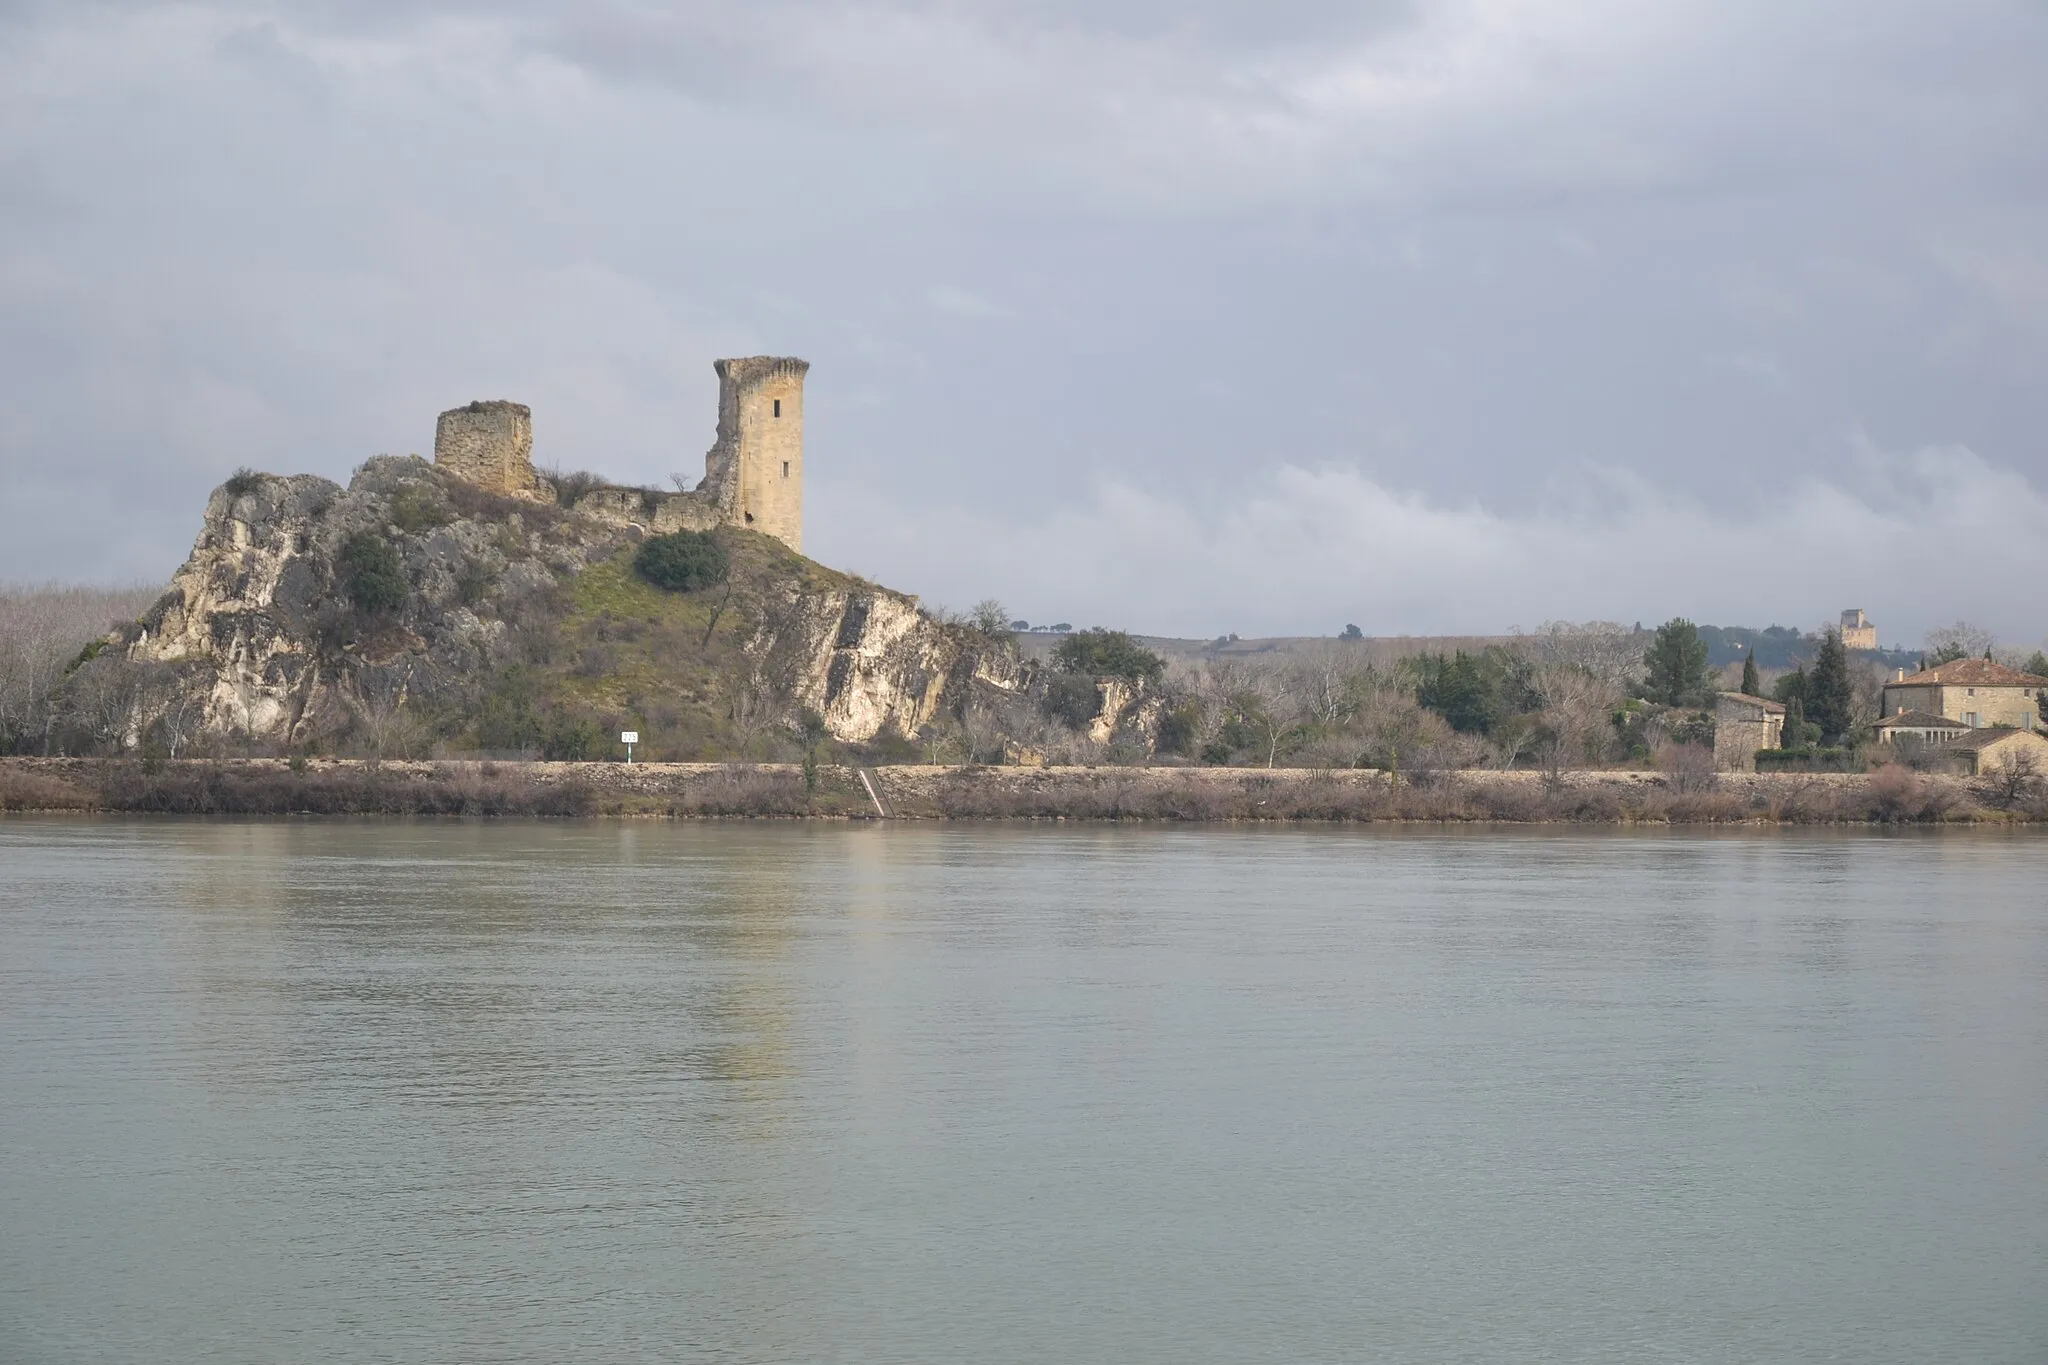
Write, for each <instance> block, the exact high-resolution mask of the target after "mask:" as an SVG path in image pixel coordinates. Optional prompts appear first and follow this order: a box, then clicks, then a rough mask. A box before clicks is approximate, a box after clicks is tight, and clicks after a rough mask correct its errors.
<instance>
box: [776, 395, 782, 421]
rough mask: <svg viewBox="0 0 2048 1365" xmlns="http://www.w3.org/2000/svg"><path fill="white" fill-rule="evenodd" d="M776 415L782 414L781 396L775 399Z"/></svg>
mask: <svg viewBox="0 0 2048 1365" xmlns="http://www.w3.org/2000/svg"><path fill="white" fill-rule="evenodd" d="M775 415H776V416H777V417H780V416H782V400H781V399H780V398H778V399H776V400H775Z"/></svg>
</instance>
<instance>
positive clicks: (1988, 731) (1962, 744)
mask: <svg viewBox="0 0 2048 1365" xmlns="http://www.w3.org/2000/svg"><path fill="white" fill-rule="evenodd" d="M2014 735H2033V737H2034V738H2035V739H2039V740H2041V742H2042V743H2043V744H2048V739H2041V736H2040V734H2039V733H2038V732H2037V731H2034V730H2022V729H2020V728H2019V727H2018V726H2017V725H1992V726H1988V727H1986V728H1985V729H1982V730H1972V731H1970V733H1969V734H1968V736H1966V737H1965V738H1963V739H1957V740H1950V741H1949V742H1948V743H1946V744H1945V745H1944V746H1943V747H1944V748H1949V749H1961V750H1964V751H1965V752H1975V751H1976V750H1979V749H1988V748H1990V747H1991V746H1992V745H1994V744H1996V743H1998V742H1999V741H2000V740H2002V739H2011V738H2012V737H2013V736H2014Z"/></svg>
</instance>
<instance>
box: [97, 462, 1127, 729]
mask: <svg viewBox="0 0 2048 1365" xmlns="http://www.w3.org/2000/svg"><path fill="white" fill-rule="evenodd" d="M541 491H542V492H546V491H551V490H548V489H546V488H545V487H543V489H542V490H541ZM567 491H569V492H573V493H574V496H572V497H565V498H563V499H560V500H555V501H547V500H542V498H541V497H538V496H536V494H535V492H534V491H531V490H517V491H508V490H497V489H492V488H487V487H483V486H479V485H478V484H476V483H474V482H471V481H469V480H467V479H464V478H460V477H456V476H455V475H454V474H453V473H451V471H449V470H448V469H445V468H439V467H437V466H436V465H434V464H430V463H428V462H426V461H423V460H420V459H418V458H416V457H405V458H396V457H379V458H376V459H373V460H370V461H368V462H367V463H365V464H364V465H363V466H362V467H361V468H360V469H359V470H358V471H357V472H356V474H355V476H354V478H353V479H352V480H351V481H350V483H349V485H348V486H347V487H346V488H343V487H341V486H340V485H338V484H336V483H334V482H332V481H330V480H327V479H323V478H318V477H314V476H311V475H299V476H294V477H275V476H269V475H249V474H244V475H238V476H237V477H236V478H235V479H233V480H230V481H229V482H228V483H227V484H226V485H223V486H222V487H221V488H219V489H216V490H215V491H214V493H213V495H212V497H211V498H210V499H209V500H208V502H207V506H206V514H205V519H204V522H203V524H202V527H201V529H200V533H199V536H198V538H197V540H196V541H195V542H194V545H193V548H192V553H191V556H190V557H189V558H188V559H187V560H186V562H185V564H184V565H183V566H182V567H181V568H180V569H179V570H178V572H177V574H176V576H175V577H174V578H173V580H172V582H171V586H170V589H169V590H168V591H167V592H165V593H164V594H163V596H162V597H161V598H160V599H159V600H158V601H157V602H156V604H155V605H154V606H153V607H152V608H151V609H150V610H149V611H148V612H147V613H146V614H145V615H144V616H143V618H142V619H141V620H140V621H138V622H137V623H136V624H135V625H134V626H133V627H131V628H130V629H128V630H127V631H125V632H122V633H120V634H118V635H117V636H116V637H114V638H112V639H110V641H109V644H110V646H114V647H113V648H109V649H107V650H106V651H105V652H104V654H103V655H102V657H101V658H99V659H96V660H94V661H93V662H91V663H90V664H88V665H86V666H85V667H84V668H82V669H81V670H80V671H79V674H80V680H79V688H80V690H81V691H83V690H84V689H85V688H86V686H87V685H88V684H91V685H95V686H99V687H101V689H102V690H103V691H107V689H108V685H109V684H108V680H109V679H111V678H112V677H114V673H113V672H112V671H111V670H115V669H118V668H120V667H123V666H125V667H126V668H127V669H128V670H129V673H128V675H124V676H131V677H132V676H143V675H146V678H147V682H148V685H147V686H141V685H135V686H133V687H131V689H130V691H128V692H126V693H120V692H118V689H116V690H114V691H108V695H110V696H118V697H121V698H125V700H124V701H123V702H122V703H121V704H123V705H126V706H127V707H128V712H127V716H126V720H125V722H124V723H122V724H121V725H119V726H117V727H115V729H113V730H110V731H108V732H107V733H108V734H110V735H115V734H118V735H119V737H120V739H119V741H118V742H119V743H125V744H126V745H129V746H133V745H136V744H139V743H141V742H142V741H143V737H144V736H146V735H149V734H151V733H153V732H154V731H153V727H157V728H161V727H162V726H163V725H164V724H165V723H166V718H167V717H172V716H175V717H177V726H176V729H177V730H178V731H180V732H181V733H183V734H184V735H185V736H186V737H187V739H188V740H189V739H191V738H194V737H198V738H204V737H207V736H211V737H213V738H214V739H215V740H216V741H225V742H231V744H233V745H239V746H242V747H244V748H245V749H246V748H249V747H250V746H262V747H263V748H266V749H271V750H279V751H282V750H298V749H314V750H328V751H336V750H352V751H369V752H394V753H395V752H407V753H412V754H414V755H416V756H417V755H421V754H424V753H426V752H431V751H434V750H435V749H441V750H446V751H450V752H474V751H479V750H481V751H485V752H493V751H531V752H542V751H545V752H548V753H549V754H550V755H551V756H569V757H578V756H590V757H597V756H602V755H603V754H606V753H609V752H610V745H609V743H608V742H607V741H608V740H609V739H610V738H611V737H613V736H614V735H615V733H616V730H617V729H619V728H628V729H638V730H640V731H642V733H643V734H644V735H646V736H647V742H648V743H649V744H651V745H652V746H654V747H653V750H652V751H650V752H648V753H647V754H646V756H648V757H656V756H664V757H678V758H681V757H715V756H718V755H719V754H720V753H733V752H735V751H738V752H740V753H743V754H744V753H746V752H748V749H749V745H752V744H754V739H755V737H758V736H772V735H774V734H783V735H788V734H790V733H791V732H792V727H793V726H794V724H795V722H796V721H797V720H798V719H799V718H800V717H801V716H802V715H803V714H804V713H806V712H809V713H814V714H815V715H817V716H818V717H820V718H821V719H822V722H823V727H824V729H825V731H826V732H827V733H828V734H830V735H831V736H832V737H834V738H836V739H838V740H841V741H846V742H853V743H861V744H867V743H885V742H894V743H899V744H902V743H907V742H908V741H910V740H912V739H915V738H918V737H920V736H926V737H928V736H929V735H930V734H932V733H934V731H935V728H936V729H948V728H950V730H951V731H952V732H956V733H960V732H964V733H968V734H970V735H973V734H975V733H976V727H977V725H978V724H979V723H980V721H983V720H986V718H987V717H989V716H992V715H997V714H1001V715H1004V716H1007V717H1008V718H1009V721H1010V723H1009V724H1008V725H1007V726H1005V727H1003V728H1005V729H1006V731H1007V732H1009V733H1016V732H1017V731H1018V728H1019V727H1020V726H1028V724H1029V722H1030V721H1031V718H1032V717H1033V716H1035V715H1036V709H1035V708H1036V699H1037V698H1038V697H1040V696H1042V694H1043V691H1044V687H1043V679H1042V677H1041V676H1040V672H1039V670H1038V669H1036V668H1035V667H1034V666H1031V665H1028V664H1025V663H1022V662H1020V661H1019V660H1018V658H1017V656H1016V654H1015V652H1014V650H1012V649H1009V648H1007V647H1005V646H1004V645H1003V644H1002V643H1001V642H998V641H993V640H990V639H989V638H988V637H985V636H983V635H981V634H980V633H978V632H976V631H974V630H972V629H970V628H968V627H965V626H962V625H959V624H954V623H950V622H945V621H941V620H937V619H935V618H934V617H933V616H931V615H930V614H929V613H927V612H925V611H923V610H922V609H921V608H920V607H919V605H918V603H917V600H916V599H915V598H912V597H908V596H906V595H904V594H901V593H896V592H891V591H889V590H888V589H886V588H881V587H877V586H875V585H873V584H870V583H866V582H863V581H861V580H859V579H855V578H851V577H848V576H846V575H843V574H838V573H835V572H833V571H832V570H829V569H826V568H824V567H823V566H821V565H817V564H815V563H813V562H811V561H809V560H805V559H802V558H801V557H800V556H798V555H796V554H794V553H793V552H791V551H790V550H788V549H787V548H786V547H785V546H784V545H783V544H781V543H780V542H778V541H777V540H775V539H772V538H770V537H767V536H764V535H760V534H757V533H754V532H750V531H747V530H744V529H741V528H736V527H731V526H724V527H720V528H719V529H718V530H717V531H716V534H717V535H718V536H719V537H720V538H721V541H722V543H724V544H725V545H726V546H727V547H728V550H729V553H730V555H731V559H732V571H731V574H730V577H729V579H728V581H727V583H726V584H724V585H723V586H721V587H716V588H710V589H705V590H702V591H699V592H695V593H689V594H674V593H664V592H661V591H660V590H657V589H655V588H653V587H651V586H650V585H648V584H646V583H644V582H641V581H640V580H639V579H638V578H637V577H635V576H634V574H633V572H632V570H631V567H630V566H631V558H632V554H633V551H634V549H635V548H636V547H637V545H638V544H639V542H640V541H642V540H643V539H644V538H645V537H646V536H647V535H650V534H659V533H663V532H666V531H668V530H672V529H705V523H707V522H709V523H712V524H715V514H712V513H711V512H710V511H709V509H708V508H706V506H705V504H704V502H703V501H702V500H700V499H696V498H692V497H681V496H676V495H669V494H663V493H659V492H655V491H653V490H641V489H623V488H614V487H606V486H598V487H592V488H586V489H581V490H567ZM562 501H567V502H568V504H569V505H568V506H566V507H565V506H562V505H561V502H562ZM363 544H370V545H372V546H383V547H388V549H386V550H383V551H379V552H378V553H382V554H387V555H388V556H389V562H390V563H392V564H394V565H395V570H396V573H397V574H399V575H402V579H403V587H402V601H401V602H400V603H399V604H398V605H395V606H379V607H374V608H366V607H365V606H364V605H362V603H361V602H360V601H359V600H356V599H357V598H359V597H360V596H361V594H360V593H357V592H355V591H354V590H353V589H352V588H351V583H352V579H351V573H352V572H353V571H354V570H352V569H351V564H352V563H353V562H354V561H353V560H352V559H351V556H352V555H355V554H357V553H359V552H360V551H361V546H362V545H363ZM137 670H140V673H138V672H137ZM1103 691H1104V694H1105V695H1104V706H1103V708H1102V712H1101V714H1099V715H1098V716H1097V717H1096V718H1095V722H1094V724H1093V726H1092V727H1091V728H1092V731H1093V733H1094V736H1095V738H1096V739H1097V740H1098V741H1102V742H1108V741H1110V740H1112V739H1113V738H1114V737H1115V736H1116V735H1118V734H1119V733H1122V734H1126V735H1128V734H1130V733H1133V726H1134V725H1136V724H1138V722H1139V718H1141V717H1142V716H1143V714H1144V713H1145V708H1146V706H1147V701H1146V699H1145V698H1144V697H1143V696H1136V695H1128V694H1127V693H1128V689H1125V688H1121V687H1118V686H1115V685H1110V686H1107V687H1105V688H1104V689H1103ZM1153 709H1155V710H1156V704H1155V705H1154V706H1153ZM764 742H766V741H764ZM117 747H118V744H117ZM173 747H175V745H174V746H173ZM216 747H219V745H218V744H217V745H216ZM756 747H757V748H758V747H759V746H756ZM769 747H772V744H770V745H769ZM785 749H786V743H785ZM557 751H559V753H558V752H557ZM761 756H766V753H765V752H763V753H762V755H761Z"/></svg>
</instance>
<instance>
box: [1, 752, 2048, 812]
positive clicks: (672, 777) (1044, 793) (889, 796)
mask: <svg viewBox="0 0 2048 1365" xmlns="http://www.w3.org/2000/svg"><path fill="white" fill-rule="evenodd" d="M869 771H870V772H872V773H873V774H874V775H875V778H876V781H877V783H878V784H879V786H880V788H881V793H882V796H883V799H884V800H885V801H886V802H887V803H888V804H889V806H890V808H891V810H892V812H893V814H894V816H896V817H897V818H909V819H948V818H952V819H1094V820H1101V819H1114V820H1153V821H1173V822H1244V821H1251V822H1258V821H1323V822H1377V821H1416V822H1434V823H1447V824H1449V823H1475V822H1489V821H1490V822H1502V823H1531V824H1565V823H1569V824H1610V825H1613V824H1667V823H1668V824H1721V825H1744V824H1746V825H1759V824H1840V823H1881V824H1902V823H1916V824H2003V825H2031V826H2040V825H2043V824H2044V823H2048V793H2041V792H2034V793H2031V794H2022V795H2021V796H2020V797H2019V799H2014V794H2013V793H2011V792H2005V793H2003V794H2001V793H2000V791H1999V790H1998V788H1997V787H1996V785H1995V784H1991V785H1987V784H1984V783H1978V782H1971V781H1968V780H1965V779H1959V778H1951V777H1940V776H1931V775H1925V774H1911V773H1906V772H1904V771H1903V770H1898V769H1886V770H1880V771H1879V772H1878V773H1874V774H1862V773H1854V774H1850V773H1815V774H1787V773H1745V774H1731V775H1726V776H1723V777H1722V778H1720V779H1719V780H1718V781H1717V782H1715V783H1713V784H1712V785H1711V787H1709V788H1707V789H1705V790H1695V791H1681V790H1679V789H1678V788H1677V787H1675V786H1674V785H1673V784H1672V782H1671V781H1670V780H1669V779H1667V778H1665V777H1664V776H1662V775H1660V774H1656V773H1636V772H1599V773H1567V774H1563V775H1562V776H1561V777H1560V778H1556V779H1548V778H1546V776H1545V775H1544V774H1540V773H1533V772H1507V773H1500V772H1460V773H1452V774H1444V775H1440V776H1437V777H1435V778H1433V779H1431V780H1429V781H1427V782H1423V783H1419V784H1418V783H1415V782H1413V781H1411V780H1408V779H1402V780H1400V781H1392V780H1390V779H1389V777H1388V775H1387V774H1385V773H1382V772H1376V771H1370V770H1366V771H1357V770H1343V769H1339V770H1334V771H1332V770H1322V769H1277V770H1270V769H1260V768H1109V767H1100V768H1080V767H1072V768H1021V767H983V768H956V767H931V766H920V765H904V766H889V767H881V768H874V769H870V770H869ZM0 810H79V811H91V810H107V811H174V812H192V813H215V814H292V813H301V812H304V813H314V814H325V813H334V814H344V813H361V812H372V813H389V814H472V815H489V814H537V815H615V816H699V815H733V816H738V815H751V816H797V815H810V816H826V817H835V816H836V817H847V818H855V819H872V818H875V816H876V812H875V809H874V805H873V803H872V802H871V801H870V800H869V799H868V796H867V793H866V791H865V790H864V788H863V787H862V785H861V782H860V778H859V774H858V772H857V771H856V770H855V769H853V768H850V767H843V766H836V765H834V766H825V767H822V768H820V770H819V772H818V775H817V781H816V783H815V784H814V785H813V784H807V783H806V782H805V780H804V775H803V770H802V769H801V767H799V766H798V765H795V764H716V763H635V764H624V763H479V762H386V763H381V764H372V763H364V762H345V761H337V760H331V759H329V760H314V761H312V762H310V763H301V764H300V765H299V766H298V767H296V768H294V767H291V766H289V765H288V764H286V763H285V762H283V761H281V760H272V759H252V760H231V761H226V762H218V761H183V762H174V763H168V764H162V765H157V766H156V767H155V768H154V769H153V770H152V769H145V767H144V766H143V765H142V764H140V763H138V762H136V761H134V760H107V759H36V758H19V759H0Z"/></svg>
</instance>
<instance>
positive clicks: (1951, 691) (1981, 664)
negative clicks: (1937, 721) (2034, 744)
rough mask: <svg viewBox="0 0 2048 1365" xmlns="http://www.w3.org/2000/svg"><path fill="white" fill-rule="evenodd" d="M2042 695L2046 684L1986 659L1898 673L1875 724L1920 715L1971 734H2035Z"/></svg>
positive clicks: (1887, 689) (2044, 680)
mask: <svg viewBox="0 0 2048 1365" xmlns="http://www.w3.org/2000/svg"><path fill="white" fill-rule="evenodd" d="M2044 691H2048V678H2043V677H2037V676H2036V675H2034V674H2032V673H2022V672H2020V671H2019V670H2018V669H2016V668H2007V667H2006V666H2005V665H2004V664H2001V663H1994V662H1992V661H1991V660H1990V659H1956V660H1954V661H1953V662H1950V663H1945V664H1942V665H1940V666H1939V667H1936V668H1923V669H1921V670H1920V671H1919V672H1918V673H1912V674H1908V673H1907V672H1906V670H1904V669H1903V668H1902V669H1900V670H1899V671H1898V675H1897V676H1896V677H1894V678H1893V679H1892V680H1891V681H1890V682H1888V683H1886V684H1885V685H1884V702H1883V705H1882V707H1881V708H1880V715H1879V719H1880V720H1886V719H1889V718H1891V717H1893V716H1896V715H1901V714H1903V713H1905V712H1908V711H1918V712H1921V713H1922V714H1924V715H1929V716H1940V717H1943V718H1945V719H1947V720H1954V721H1961V722H1962V723H1963V724H1964V725H1966V726H1968V727H1969V728H1970V729H1972V730H1977V729H1985V728H1989V727H1992V726H1999V725H2009V726H2011V727H2012V728H2014V729H2016V730H2039V729H2040V728H2041V711H2040V704H2041V703H2040V699H2041V695H2042V693H2043V692H2044Z"/></svg>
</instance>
